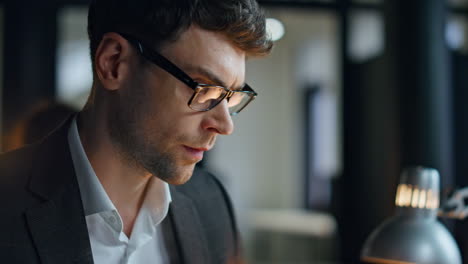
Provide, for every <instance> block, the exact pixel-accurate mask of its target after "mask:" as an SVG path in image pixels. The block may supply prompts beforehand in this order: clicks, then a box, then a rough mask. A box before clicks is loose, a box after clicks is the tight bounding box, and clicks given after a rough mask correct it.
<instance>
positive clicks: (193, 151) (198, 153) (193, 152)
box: [184, 146, 209, 161]
mask: <svg viewBox="0 0 468 264" xmlns="http://www.w3.org/2000/svg"><path fill="white" fill-rule="evenodd" d="M184 149H185V152H186V153H187V155H188V156H189V157H190V158H191V159H194V160H197V161H200V160H202V159H203V153H204V152H205V151H208V150H209V149H208V148H193V147H189V146H184Z"/></svg>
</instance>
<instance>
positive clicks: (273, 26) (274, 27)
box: [266, 18, 284, 41]
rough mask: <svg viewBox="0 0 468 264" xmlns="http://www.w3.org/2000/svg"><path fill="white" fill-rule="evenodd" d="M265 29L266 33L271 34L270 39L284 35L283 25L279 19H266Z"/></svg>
mask: <svg viewBox="0 0 468 264" xmlns="http://www.w3.org/2000/svg"><path fill="white" fill-rule="evenodd" d="M266 29H267V32H268V34H269V35H270V36H271V40H273V41H277V40H279V39H281V38H282V37H283V35H284V26H283V23H281V21H279V20H278V19H275V18H267V19H266Z"/></svg>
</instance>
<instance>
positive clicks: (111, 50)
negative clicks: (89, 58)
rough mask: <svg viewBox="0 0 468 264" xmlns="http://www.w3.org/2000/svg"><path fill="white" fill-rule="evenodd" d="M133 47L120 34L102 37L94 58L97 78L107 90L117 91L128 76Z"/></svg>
mask: <svg viewBox="0 0 468 264" xmlns="http://www.w3.org/2000/svg"><path fill="white" fill-rule="evenodd" d="M130 55H131V46H130V44H129V43H128V42H127V41H126V40H125V39H124V38H123V37H122V36H120V35H119V34H117V33H114V32H111V33H106V34H104V36H103V37H102V40H101V42H100V43H99V46H98V48H97V50H96V55H95V57H94V63H95V69H96V74H97V77H98V78H99V81H100V83H101V84H102V86H103V88H104V89H106V90H117V89H119V87H120V86H121V83H122V82H123V80H125V78H126V76H127V75H128V73H129V72H128V69H129V63H130V62H131V61H130V59H131V56H130Z"/></svg>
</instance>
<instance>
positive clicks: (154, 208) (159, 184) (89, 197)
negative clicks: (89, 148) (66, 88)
mask: <svg viewBox="0 0 468 264" xmlns="http://www.w3.org/2000/svg"><path fill="white" fill-rule="evenodd" d="M76 118H77V116H75V117H74V118H73V120H72V122H71V126H70V129H69V131H68V144H69V146H70V152H71V156H72V160H73V165H74V166H75V172H76V176H77V180H78V186H79V188H80V192H81V199H82V201H83V208H84V212H85V216H88V215H92V214H96V213H103V212H109V211H113V210H115V211H117V210H116V208H115V206H114V204H113V203H112V201H111V200H110V198H109V196H108V195H107V193H106V191H105V190H104V187H103V186H102V184H101V182H100V181H99V179H98V177H97V176H96V173H95V172H94V170H93V168H92V166H91V163H90V162H89V160H88V157H87V156H86V152H85V151H84V148H83V145H82V144H81V139H80V135H79V133H78V126H77V122H76ZM148 184H149V185H148V187H147V190H146V196H145V198H144V202H143V205H142V209H143V210H145V211H146V212H149V213H150V215H151V218H152V222H153V224H154V225H157V224H159V223H160V222H161V221H162V220H163V219H164V218H165V217H166V215H167V212H168V210H169V204H170V202H171V201H172V197H171V193H170V190H169V185H168V184H167V183H166V182H164V181H162V180H160V179H159V178H157V177H152V178H151V179H150V181H149V183H148Z"/></svg>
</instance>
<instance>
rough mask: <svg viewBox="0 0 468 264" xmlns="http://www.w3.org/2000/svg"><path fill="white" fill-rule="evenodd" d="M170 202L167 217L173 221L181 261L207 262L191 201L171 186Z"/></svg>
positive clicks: (192, 262)
mask: <svg viewBox="0 0 468 264" xmlns="http://www.w3.org/2000/svg"><path fill="white" fill-rule="evenodd" d="M171 196H172V202H171V205H170V208H169V217H170V218H171V219H172V221H173V225H174V234H175V236H176V241H177V242H178V244H179V248H180V253H181V257H182V263H184V264H209V263H211V261H210V260H209V255H208V249H207V244H206V238H205V236H204V234H203V231H202V230H203V226H202V225H201V222H200V217H199V215H198V212H197V211H196V208H195V206H194V205H193V202H192V201H191V200H190V198H188V197H187V196H185V195H184V194H183V193H181V192H179V191H177V190H176V189H175V188H174V187H172V186H171Z"/></svg>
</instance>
